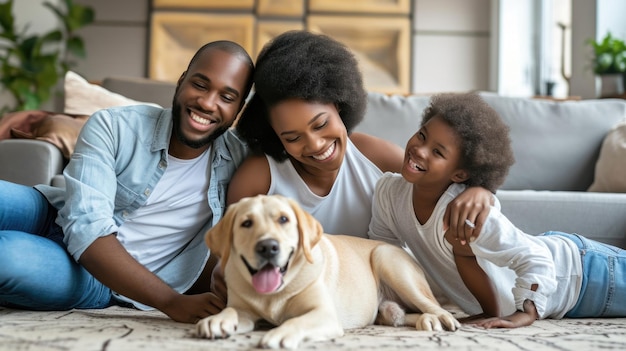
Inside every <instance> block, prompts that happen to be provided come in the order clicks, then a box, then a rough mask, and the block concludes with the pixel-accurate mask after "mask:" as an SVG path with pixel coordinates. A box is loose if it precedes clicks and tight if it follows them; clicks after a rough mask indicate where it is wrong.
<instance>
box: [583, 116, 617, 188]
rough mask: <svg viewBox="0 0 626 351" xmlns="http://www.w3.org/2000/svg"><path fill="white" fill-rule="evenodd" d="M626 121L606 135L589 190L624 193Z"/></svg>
mask: <svg viewBox="0 0 626 351" xmlns="http://www.w3.org/2000/svg"><path fill="white" fill-rule="evenodd" d="M625 175H626V121H623V122H621V123H618V124H617V125H616V126H615V127H614V128H613V129H612V130H611V131H610V132H609V134H608V135H607V136H606V138H605V139H604V142H603V143H602V149H601V150H600V157H599V158H598V162H597V163H596V170H595V174H594V180H593V183H592V184H591V186H590V187H589V191H598V192H611V193H626V176H625Z"/></svg>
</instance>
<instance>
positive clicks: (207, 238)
mask: <svg viewBox="0 0 626 351" xmlns="http://www.w3.org/2000/svg"><path fill="white" fill-rule="evenodd" d="M236 207H237V204H236V203H235V204H232V205H230V206H228V208H227V209H226V213H225V214H224V216H223V217H222V219H220V221H219V222H217V224H216V225H215V226H213V228H211V229H209V230H208V231H207V232H206V234H205V235H204V242H206V245H207V246H208V247H209V250H211V254H213V253H215V254H216V255H217V256H218V257H219V258H220V259H221V265H222V269H223V268H224V267H225V266H226V261H228V255H229V254H230V246H231V245H232V242H233V224H234V222H235V214H236V212H237V211H236Z"/></svg>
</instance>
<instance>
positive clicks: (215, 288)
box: [211, 261, 228, 304]
mask: <svg viewBox="0 0 626 351" xmlns="http://www.w3.org/2000/svg"><path fill="white" fill-rule="evenodd" d="M211 291H212V292H213V293H214V294H215V295H216V296H217V297H218V298H220V299H221V300H222V301H224V304H226V301H228V293H227V290H226V280H224V271H223V270H222V265H221V261H218V262H217V264H216V265H215V268H214V269H213V274H212V275H211Z"/></svg>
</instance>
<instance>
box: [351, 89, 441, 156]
mask: <svg viewBox="0 0 626 351" xmlns="http://www.w3.org/2000/svg"><path fill="white" fill-rule="evenodd" d="M429 102H430V97H429V96H421V95H410V96H407V97H405V96H403V95H387V94H382V93H377V92H369V93H368V97H367V109H366V110H365V117H364V118H363V121H362V122H361V123H360V124H359V125H358V126H356V128H355V129H354V130H355V131H358V132H363V133H367V134H371V135H374V136H377V137H379V138H383V139H385V140H387V141H391V142H392V143H395V144H397V145H400V147H402V148H404V147H405V146H406V142H407V141H408V140H409V138H410V137H411V136H413V134H415V132H417V130H418V129H419V127H420V123H421V122H422V113H423V111H424V109H425V108H426V106H428V103H429Z"/></svg>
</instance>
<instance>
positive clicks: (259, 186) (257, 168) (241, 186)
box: [226, 155, 271, 206]
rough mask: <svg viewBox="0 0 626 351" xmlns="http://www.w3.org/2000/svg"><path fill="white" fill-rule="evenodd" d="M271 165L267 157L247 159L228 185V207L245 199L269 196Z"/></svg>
mask: <svg viewBox="0 0 626 351" xmlns="http://www.w3.org/2000/svg"><path fill="white" fill-rule="evenodd" d="M270 181H271V175H270V165H269V163H268V162H267V159H266V158H265V155H251V156H249V157H248V158H246V159H245V160H244V161H243V162H242V163H241V165H240V166H239V168H237V170H236V171H235V174H234V175H233V177H232V178H231V180H230V184H229V185H228V194H227V195H226V205H227V206H228V205H230V204H232V203H235V202H237V201H239V200H241V199H242V198H244V197H248V196H255V195H260V194H267V192H268V191H269V190H270Z"/></svg>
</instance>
